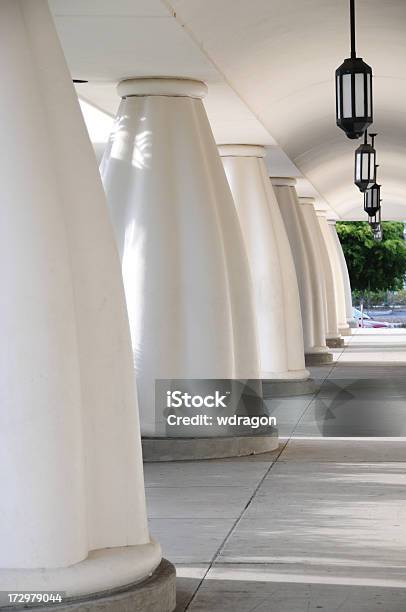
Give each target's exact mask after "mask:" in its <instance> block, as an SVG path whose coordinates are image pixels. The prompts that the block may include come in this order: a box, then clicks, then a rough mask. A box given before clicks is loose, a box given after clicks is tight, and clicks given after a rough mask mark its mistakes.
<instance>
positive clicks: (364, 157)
mask: <svg viewBox="0 0 406 612" xmlns="http://www.w3.org/2000/svg"><path fill="white" fill-rule="evenodd" d="M368 157H369V155H368V153H362V154H361V158H362V173H361V176H362V180H363V181H367V180H368V179H369V171H368Z"/></svg>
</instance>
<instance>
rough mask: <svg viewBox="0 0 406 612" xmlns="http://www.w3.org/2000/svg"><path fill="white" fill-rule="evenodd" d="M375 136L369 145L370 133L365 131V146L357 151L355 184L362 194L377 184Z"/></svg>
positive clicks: (373, 135) (361, 146)
mask: <svg viewBox="0 0 406 612" xmlns="http://www.w3.org/2000/svg"><path fill="white" fill-rule="evenodd" d="M375 136H376V134H371V139H372V145H370V144H368V132H367V130H365V133H364V144H362V145H360V146H359V147H358V149H356V151H355V172H354V183H355V184H356V186H357V187H358V189H359V190H360V191H361V192H362V193H364V191H366V190H367V189H369V188H370V187H372V185H373V184H374V183H375V182H376V180H375V165H376V151H375V149H374V140H375Z"/></svg>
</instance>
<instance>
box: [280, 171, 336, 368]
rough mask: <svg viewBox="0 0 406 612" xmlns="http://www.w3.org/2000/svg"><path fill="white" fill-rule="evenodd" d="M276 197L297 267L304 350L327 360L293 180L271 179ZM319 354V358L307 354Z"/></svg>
mask: <svg viewBox="0 0 406 612" xmlns="http://www.w3.org/2000/svg"><path fill="white" fill-rule="evenodd" d="M272 184H273V185H274V189H275V193H276V197H277V200H278V204H279V207H280V211H281V214H282V218H283V221H284V224H285V228H286V231H287V234H288V237H289V242H290V246H291V249H292V253H293V258H294V262H295V267H296V274H297V280H298V285H299V294H300V302H301V311H302V322H303V332H304V344H305V353H306V355H309V357H308V362H309V363H310V362H311V361H312V362H314V361H315V360H319V361H320V362H323V363H327V362H328V361H331V359H332V356H331V354H330V353H328V351H327V347H326V340H325V313H324V304H323V293H322V289H323V287H322V284H321V282H320V281H321V279H320V276H319V274H318V267H317V261H316V255H315V252H314V247H313V244H312V243H313V239H312V236H311V235H310V233H309V227H308V224H307V222H306V221H305V217H304V216H303V213H302V211H301V209H300V206H299V203H298V198H297V195H296V190H295V187H294V184H295V181H294V179H288V178H287V179H285V178H272ZM317 354H319V355H320V358H316V357H314V359H313V358H312V357H310V355H317Z"/></svg>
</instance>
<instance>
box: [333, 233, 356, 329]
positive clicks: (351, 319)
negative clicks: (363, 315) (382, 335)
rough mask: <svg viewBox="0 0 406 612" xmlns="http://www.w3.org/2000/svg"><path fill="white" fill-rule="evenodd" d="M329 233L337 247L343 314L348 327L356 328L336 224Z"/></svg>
mask: <svg viewBox="0 0 406 612" xmlns="http://www.w3.org/2000/svg"><path fill="white" fill-rule="evenodd" d="M330 227H331V232H332V234H333V238H334V241H335V244H336V247H337V253H338V258H339V260H340V267H341V274H342V277H343V283H344V294H345V313H346V317H347V323H348V325H349V326H350V327H357V324H356V321H355V319H354V316H353V312H352V293H351V283H350V275H349V274H348V267H347V262H346V261H345V256H344V251H343V247H342V246H341V242H340V239H339V237H338V234H337V229H336V224H335V223H334V224H333V223H332V224H331V226H330Z"/></svg>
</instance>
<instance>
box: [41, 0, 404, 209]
mask: <svg viewBox="0 0 406 612" xmlns="http://www.w3.org/2000/svg"><path fill="white" fill-rule="evenodd" d="M50 6H51V8H52V10H53V12H54V15H55V20H56V24H57V29H58V32H59V35H60V38H61V41H62V45H63V47H64V51H65V54H66V57H67V60H68V64H69V66H70V69H71V71H72V74H73V76H74V77H76V78H83V79H89V81H90V83H88V84H86V85H82V86H80V87H78V90H79V93H80V95H81V96H82V97H83V98H85V99H87V100H88V101H90V102H92V103H93V104H95V105H96V106H98V107H99V108H102V109H103V110H105V111H107V112H109V113H112V114H114V112H115V110H116V107H117V104H118V98H117V96H116V93H115V83H116V82H117V81H118V80H120V79H122V78H124V77H130V76H146V75H148V76H154V75H161V76H184V77H192V78H198V79H202V80H204V81H206V82H207V83H208V85H209V96H208V98H207V100H206V102H205V104H206V109H207V112H208V115H209V119H210V122H211V125H212V128H213V132H214V135H215V137H216V140H217V142H218V143H226V142H234V143H241V142H247V143H257V144H265V145H268V146H269V151H268V156H267V162H268V167H269V169H270V172H271V173H272V174H273V175H276V174H282V175H288V174H290V175H292V174H294V175H295V176H301V175H303V178H302V179H301V180H300V181H299V191H300V192H301V195H314V196H316V198H317V200H318V203H319V204H320V205H322V206H323V205H324V206H325V202H327V203H328V204H329V205H330V206H331V207H332V208H333V210H335V211H336V212H337V214H338V215H339V216H340V217H343V218H364V217H363V214H362V212H361V197H360V194H359V192H358V190H357V189H356V188H355V187H354V186H353V183H352V169H353V151H354V148H355V147H356V146H357V145H358V143H357V141H355V142H354V141H350V140H348V139H347V138H346V137H345V135H344V133H341V131H340V130H338V128H337V127H336V126H335V117H334V70H335V68H336V67H337V66H338V65H339V64H340V63H341V62H342V61H343V59H344V58H345V57H347V56H348V45H349V43H348V0H168V1H167V0H114V1H113V0H50ZM357 18H358V23H357V25H358V28H357V31H358V38H357V43H358V44H357V47H358V51H359V55H361V56H362V57H363V58H364V59H365V61H367V62H368V63H369V64H370V65H371V66H372V67H373V70H374V75H375V79H374V85H375V95H374V102H375V125H374V128H376V129H375V131H378V132H379V137H378V138H377V149H378V153H379V160H378V161H379V163H380V165H381V168H380V169H379V180H380V182H381V183H382V184H383V198H384V207H383V211H384V217H386V218H401V219H403V218H406V172H405V171H404V168H405V167H406V36H405V31H406V0H385V2H383V1H382V0H357Z"/></svg>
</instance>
